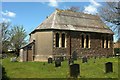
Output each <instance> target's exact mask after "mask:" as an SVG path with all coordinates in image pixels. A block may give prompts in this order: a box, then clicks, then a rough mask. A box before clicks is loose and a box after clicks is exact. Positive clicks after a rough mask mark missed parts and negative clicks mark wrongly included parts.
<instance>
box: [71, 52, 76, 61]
mask: <svg viewBox="0 0 120 80" xmlns="http://www.w3.org/2000/svg"><path fill="white" fill-rule="evenodd" d="M72 58H73V59H74V60H77V52H76V51H74V52H73V54H72Z"/></svg>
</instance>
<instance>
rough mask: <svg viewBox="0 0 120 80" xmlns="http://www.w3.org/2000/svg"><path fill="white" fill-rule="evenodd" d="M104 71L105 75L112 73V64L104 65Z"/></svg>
mask: <svg viewBox="0 0 120 80" xmlns="http://www.w3.org/2000/svg"><path fill="white" fill-rule="evenodd" d="M105 71H106V73H109V72H113V64H112V62H107V63H105Z"/></svg>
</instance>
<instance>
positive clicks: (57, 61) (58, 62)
mask: <svg viewBox="0 0 120 80" xmlns="http://www.w3.org/2000/svg"><path fill="white" fill-rule="evenodd" d="M59 66H61V61H60V59H56V60H55V67H59Z"/></svg>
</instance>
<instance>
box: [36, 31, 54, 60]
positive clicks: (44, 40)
mask: <svg viewBox="0 0 120 80" xmlns="http://www.w3.org/2000/svg"><path fill="white" fill-rule="evenodd" d="M35 37H36V39H35V61H47V59H48V57H51V56H52V52H53V32H52V31H46V32H37V33H36V34H35Z"/></svg>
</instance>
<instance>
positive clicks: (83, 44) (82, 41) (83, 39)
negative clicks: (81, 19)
mask: <svg viewBox="0 0 120 80" xmlns="http://www.w3.org/2000/svg"><path fill="white" fill-rule="evenodd" d="M81 39H82V40H81V41H82V48H84V35H82V38H81Z"/></svg>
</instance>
